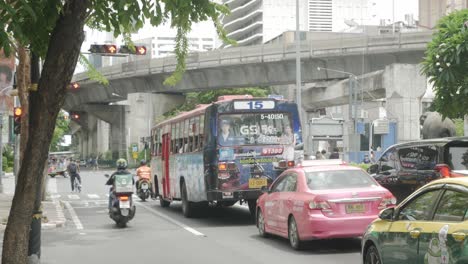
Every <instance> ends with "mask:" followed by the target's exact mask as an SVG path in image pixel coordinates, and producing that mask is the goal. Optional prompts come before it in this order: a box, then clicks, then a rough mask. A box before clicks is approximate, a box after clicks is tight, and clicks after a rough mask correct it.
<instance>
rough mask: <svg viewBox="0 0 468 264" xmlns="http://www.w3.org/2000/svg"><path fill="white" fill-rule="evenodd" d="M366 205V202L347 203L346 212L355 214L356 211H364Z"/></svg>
mask: <svg viewBox="0 0 468 264" xmlns="http://www.w3.org/2000/svg"><path fill="white" fill-rule="evenodd" d="M365 210H366V207H365V206H364V204H347V205H346V213H347V214H354V213H364V211H365Z"/></svg>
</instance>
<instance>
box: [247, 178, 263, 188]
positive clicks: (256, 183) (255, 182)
mask: <svg viewBox="0 0 468 264" xmlns="http://www.w3.org/2000/svg"><path fill="white" fill-rule="evenodd" d="M263 186H267V179H266V178H260V179H249V188H250V189H258V188H262V187H263Z"/></svg>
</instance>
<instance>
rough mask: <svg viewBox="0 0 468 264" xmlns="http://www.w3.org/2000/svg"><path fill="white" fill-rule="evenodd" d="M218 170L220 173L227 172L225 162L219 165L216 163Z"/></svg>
mask: <svg viewBox="0 0 468 264" xmlns="http://www.w3.org/2000/svg"><path fill="white" fill-rule="evenodd" d="M218 170H220V171H225V170H227V165H226V162H220V163H218Z"/></svg>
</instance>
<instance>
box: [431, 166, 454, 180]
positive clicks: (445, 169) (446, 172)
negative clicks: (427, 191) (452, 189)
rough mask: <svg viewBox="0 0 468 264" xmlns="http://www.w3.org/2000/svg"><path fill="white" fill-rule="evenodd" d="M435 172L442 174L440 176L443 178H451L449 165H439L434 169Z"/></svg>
mask: <svg viewBox="0 0 468 264" xmlns="http://www.w3.org/2000/svg"><path fill="white" fill-rule="evenodd" d="M434 170H435V171H438V172H439V173H440V176H441V177H442V178H449V177H450V171H451V169H450V167H449V166H448V165H447V164H437V165H436V166H435V167H434Z"/></svg>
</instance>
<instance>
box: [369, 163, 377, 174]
mask: <svg viewBox="0 0 468 264" xmlns="http://www.w3.org/2000/svg"><path fill="white" fill-rule="evenodd" d="M378 171H379V164H372V165H371V166H370V167H369V168H368V169H367V172H368V173H369V174H374V173H377V172H378Z"/></svg>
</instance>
